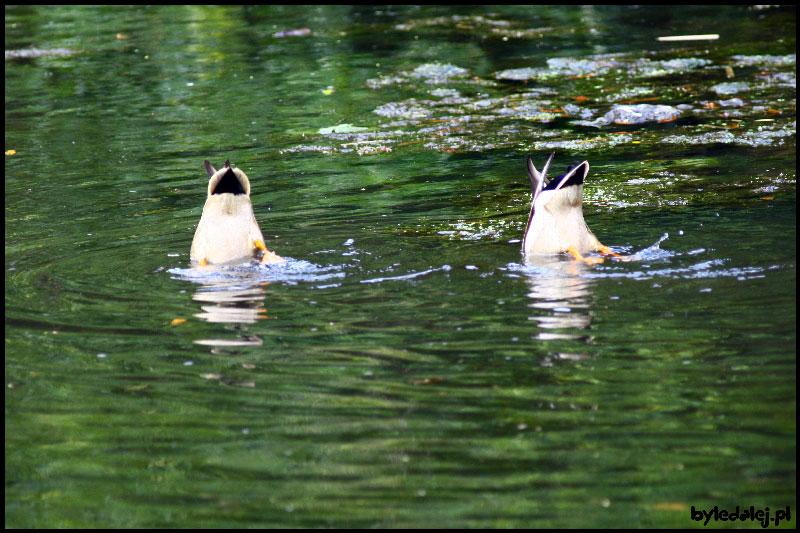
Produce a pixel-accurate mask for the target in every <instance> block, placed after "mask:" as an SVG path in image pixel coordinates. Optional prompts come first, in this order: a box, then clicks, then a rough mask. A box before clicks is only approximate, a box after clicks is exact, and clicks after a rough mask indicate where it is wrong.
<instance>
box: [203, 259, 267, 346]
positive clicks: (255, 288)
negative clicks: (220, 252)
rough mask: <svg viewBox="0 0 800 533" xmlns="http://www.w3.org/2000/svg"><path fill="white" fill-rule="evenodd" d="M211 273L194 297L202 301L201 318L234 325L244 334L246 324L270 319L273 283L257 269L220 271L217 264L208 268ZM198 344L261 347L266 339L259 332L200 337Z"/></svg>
mask: <svg viewBox="0 0 800 533" xmlns="http://www.w3.org/2000/svg"><path fill="white" fill-rule="evenodd" d="M203 270H204V273H205V274H208V275H207V276H206V277H205V278H204V279H203V280H202V281H201V283H200V287H199V288H198V289H197V291H196V292H195V293H194V295H192V299H193V300H194V301H196V302H200V303H201V306H200V308H201V310H202V312H201V313H195V314H194V316H196V317H197V318H200V319H203V320H206V321H208V322H213V323H218V324H232V325H235V326H236V327H235V329H236V330H238V331H240V332H242V333H244V332H245V331H246V328H245V325H247V324H254V323H255V322H256V321H258V320H263V319H266V318H269V317H268V316H267V310H266V308H265V307H264V301H265V298H266V291H265V290H264V287H265V286H266V285H268V284H269V282H267V281H263V280H260V279H259V275H258V271H257V270H253V269H245V268H242V269H234V270H232V269H229V268H228V269H225V270H224V271H220V272H216V271H215V270H216V269H215V268H214V267H204V269H203ZM194 343H195V344H202V345H207V346H229V347H231V346H259V345H261V344H263V341H262V340H261V339H260V338H259V337H256V336H255V335H241V336H240V337H238V338H232V339H230V338H229V339H197V340H195V341H194Z"/></svg>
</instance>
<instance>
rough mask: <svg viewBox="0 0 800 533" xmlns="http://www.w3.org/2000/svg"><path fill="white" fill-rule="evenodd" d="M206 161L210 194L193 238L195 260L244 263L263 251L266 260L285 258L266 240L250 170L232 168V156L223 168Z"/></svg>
mask: <svg viewBox="0 0 800 533" xmlns="http://www.w3.org/2000/svg"><path fill="white" fill-rule="evenodd" d="M204 163H205V168H206V172H207V173H208V177H209V180H208V196H207V198H206V203H205V205H204V206H203V214H202V216H201V217H200V223H199V224H198V225H197V230H196V231H195V233H194V239H193V240H192V248H191V251H190V252H189V256H190V258H191V260H192V261H194V262H196V263H198V264H200V265H201V266H206V265H209V264H234V263H242V262H245V261H249V260H251V259H254V258H257V257H258V256H259V255H260V261H261V263H265V264H269V263H279V262H282V261H285V259H284V258H282V257H280V256H279V255H278V254H276V253H274V252H271V251H269V250H268V249H267V246H266V245H265V244H264V236H263V235H262V234H261V228H259V227H258V221H256V217H255V213H254V212H253V204H252V203H251V202H250V179H249V178H248V177H247V174H245V173H244V172H243V171H242V170H240V169H238V168H232V167H231V161H230V159H228V160H226V161H225V166H223V167H222V168H220V169H219V170H217V169H215V168H214V166H213V165H212V164H211V163H209V162H208V160H206V161H205V162H204Z"/></svg>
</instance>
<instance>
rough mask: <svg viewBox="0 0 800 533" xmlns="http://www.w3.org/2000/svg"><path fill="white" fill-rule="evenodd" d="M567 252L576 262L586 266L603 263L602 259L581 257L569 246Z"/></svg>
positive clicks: (575, 249)
mask: <svg viewBox="0 0 800 533" xmlns="http://www.w3.org/2000/svg"><path fill="white" fill-rule="evenodd" d="M567 251H568V252H569V253H570V254H572V257H574V258H575V259H577V260H578V261H583V262H584V263H586V264H587V265H597V264H600V263H602V262H603V261H605V259H603V258H602V257H583V256H582V255H581V253H580V252H579V251H578V249H577V248H575V247H574V246H570V247H569V248H567Z"/></svg>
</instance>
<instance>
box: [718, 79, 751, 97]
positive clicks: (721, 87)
mask: <svg viewBox="0 0 800 533" xmlns="http://www.w3.org/2000/svg"><path fill="white" fill-rule="evenodd" d="M711 90H712V91H714V92H715V93H717V94H739V93H741V92H744V91H749V90H750V85H749V84H748V83H745V82H743V81H731V82H726V83H718V84H716V85H714V86H712V87H711Z"/></svg>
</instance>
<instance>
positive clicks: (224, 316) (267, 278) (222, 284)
mask: <svg viewBox="0 0 800 533" xmlns="http://www.w3.org/2000/svg"><path fill="white" fill-rule="evenodd" d="M169 272H170V274H173V276H174V279H182V280H185V281H191V282H193V283H196V284H198V285H199V288H198V289H197V291H196V292H195V293H194V295H193V296H192V299H193V300H194V301H196V302H201V304H202V305H201V309H202V311H203V312H202V313H195V315H194V316H196V317H197V318H201V319H203V320H206V321H208V322H213V323H218V324H233V325H235V326H236V330H237V331H239V332H240V335H239V337H238V338H235V339H197V340H195V341H194V343H195V344H202V345H206V346H218V347H219V346H222V347H225V346H227V347H230V346H260V345H261V344H263V341H262V340H261V339H260V338H259V337H256V336H254V335H246V334H245V333H246V326H245V325H246V324H254V323H255V322H256V321H258V320H262V319H265V318H269V317H268V316H267V310H266V308H265V307H264V300H265V297H266V291H265V290H264V288H265V287H266V286H267V285H269V284H270V283H272V282H283V283H290V284H293V283H298V282H301V281H302V282H312V283H313V282H330V280H331V279H339V278H342V277H343V276H344V274H343V273H342V272H340V271H339V269H338V267H330V266H329V267H319V266H317V265H314V264H312V263H309V262H308V261H298V260H295V259H292V258H287V261H285V262H283V263H275V264H271V265H262V264H259V263H258V262H255V261H254V262H252V263H244V264H242V265H238V266H214V265H209V266H205V267H198V268H188V269H184V268H173V269H170V270H169ZM328 286H329V285H328Z"/></svg>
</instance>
